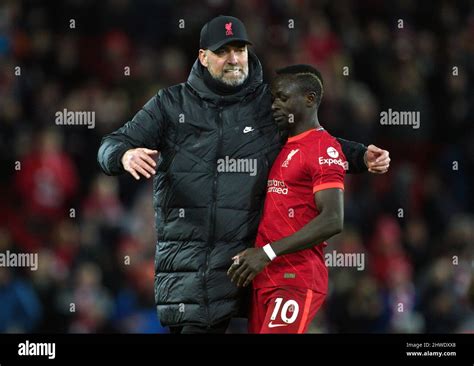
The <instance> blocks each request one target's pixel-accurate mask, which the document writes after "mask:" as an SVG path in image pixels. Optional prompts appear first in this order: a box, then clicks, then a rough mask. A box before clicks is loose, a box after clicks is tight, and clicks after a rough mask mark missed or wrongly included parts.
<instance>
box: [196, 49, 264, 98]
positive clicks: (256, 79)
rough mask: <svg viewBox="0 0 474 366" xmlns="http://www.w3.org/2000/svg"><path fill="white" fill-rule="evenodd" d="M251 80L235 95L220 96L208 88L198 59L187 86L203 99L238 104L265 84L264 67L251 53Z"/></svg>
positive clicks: (202, 67)
mask: <svg viewBox="0 0 474 366" xmlns="http://www.w3.org/2000/svg"><path fill="white" fill-rule="evenodd" d="M248 77H249V78H250V80H248V82H246V83H245V86H244V87H243V88H242V89H241V90H239V91H238V92H237V93H235V94H230V95H219V94H216V93H215V92H213V91H212V90H211V89H209V88H208V86H207V85H206V83H205V82H204V66H202V65H201V62H199V59H196V61H195V62H194V65H193V67H192V69H191V72H190V73H189V77H188V80H187V84H188V85H189V86H190V87H191V88H192V89H193V90H194V91H195V92H196V93H197V94H198V95H199V97H201V98H202V99H206V100H210V101H213V102H222V101H224V102H236V101H239V100H241V98H242V97H245V96H246V95H248V94H250V93H252V92H253V91H254V90H255V89H256V88H257V87H258V86H259V85H261V84H262V83H263V71H262V65H261V63H260V60H259V59H258V57H257V56H256V55H255V54H254V53H253V52H251V51H249V76H248Z"/></svg>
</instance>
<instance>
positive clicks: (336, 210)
mask: <svg viewBox="0 0 474 366" xmlns="http://www.w3.org/2000/svg"><path fill="white" fill-rule="evenodd" d="M314 200H315V202H316V207H317V208H318V210H319V212H320V213H319V215H318V216H317V217H315V218H314V219H313V220H311V221H310V222H309V223H307V224H306V225H305V226H304V227H303V228H301V229H300V230H298V231H297V232H296V233H294V234H293V235H290V236H287V237H286V238H283V239H281V240H278V241H276V242H273V243H269V244H268V245H269V247H270V250H271V251H272V252H273V253H274V254H275V255H276V256H280V255H283V254H289V253H294V252H297V251H300V250H303V249H307V248H311V247H313V246H314V245H316V244H319V243H322V242H324V241H325V240H327V239H329V238H330V237H332V236H334V235H336V234H338V233H340V232H341V231H342V228H343V223H344V194H343V190H342V189H339V188H330V189H325V190H321V191H318V192H316V193H315V194H314ZM266 250H267V251H268V250H269V249H268V247H267V249H266ZM270 262H271V260H270V256H269V255H268V254H267V252H265V250H264V248H250V249H247V250H245V251H243V252H242V253H239V254H238V255H237V256H236V257H234V264H232V266H231V267H230V268H229V271H228V272H227V274H228V275H229V276H230V277H231V280H232V282H234V283H236V284H237V286H238V287H240V286H247V285H248V284H250V282H251V281H252V280H253V279H254V277H255V276H256V275H257V274H258V273H260V272H261V271H262V270H263V268H264V267H265V266H266V265H267V264H269V263H270Z"/></svg>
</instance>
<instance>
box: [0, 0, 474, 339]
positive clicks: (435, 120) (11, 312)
mask: <svg viewBox="0 0 474 366" xmlns="http://www.w3.org/2000/svg"><path fill="white" fill-rule="evenodd" d="M472 4H473V3H472V1H456V2H452V1H424V2H414V1H408V0H397V1H390V2H389V1H387V2H382V1H375V0H366V1H345V0H338V1H314V2H313V1H284V0H273V1H263V0H245V1H227V0H208V1H204V2H196V1H146V0H135V1H131V0H107V1H89V0H64V1H14V0H4V1H2V2H1V4H0V154H1V155H0V156H1V158H0V159H1V177H2V178H1V181H0V193H1V202H2V203H1V206H0V252H5V251H6V250H10V251H17V252H29V253H38V254H39V268H38V270H37V271H30V270H29V269H27V268H22V269H15V268H0V332H71V333H97V332H120V333H137V332H139V333H150V332H166V331H167V330H166V329H163V328H161V327H160V325H159V323H158V321H157V319H156V316H155V309H154V305H153V259H154V243H155V231H154V226H153V225H154V223H153V210H152V203H151V182H146V181H145V180H141V181H140V182H135V181H134V180H133V179H132V178H131V177H130V176H122V177H119V178H111V177H106V176H105V175H104V174H102V173H101V172H100V171H99V168H98V165H97V163H96V153H97V149H98V146H99V143H100V139H101V137H102V136H103V135H104V134H106V133H108V132H111V131H112V130H114V129H116V128H118V127H119V126H121V125H122V124H123V123H125V122H126V121H127V120H128V119H130V118H131V117H132V116H133V115H134V113H135V112H136V111H138V110H139V108H140V107H141V106H142V105H143V104H144V103H145V102H146V101H147V100H148V99H149V98H150V97H151V96H152V95H154V94H155V93H156V91H157V90H158V89H159V88H163V87H167V86H170V85H173V84H176V83H180V82H183V81H185V80H186V78H187V75H188V72H189V71H190V68H191V65H192V63H193V62H194V60H195V58H196V55H197V49H198V43H199V31H200V28H201V26H202V25H203V24H204V23H205V22H206V21H208V20H209V19H210V18H212V17H213V16H216V15H218V14H228V15H234V16H237V17H239V18H240V19H242V20H243V22H244V23H245V24H246V27H247V30H248V32H249V36H250V38H251V40H252V41H253V43H254V46H253V47H252V48H253V50H254V52H255V53H256V54H257V55H258V57H259V58H260V60H261V61H262V63H263V65H264V71H265V75H266V78H267V80H268V79H269V78H270V77H271V75H272V72H273V70H274V69H276V68H277V67H281V66H284V65H287V64H290V63H301V62H304V63H311V64H313V65H315V66H317V67H318V68H320V69H321V71H322V73H323V76H324V78H325V95H324V99H323V103H322V109H321V111H320V121H321V123H322V124H323V125H324V126H325V127H326V128H327V129H328V130H329V131H330V133H332V134H333V135H336V136H340V137H344V138H347V139H351V140H355V141H361V142H364V143H365V144H369V143H375V144H376V145H378V146H380V147H383V148H386V149H388V150H389V151H390V155H391V158H392V163H391V167H390V171H389V173H388V174H385V175H383V176H374V175H372V174H363V175H360V176H348V177H347V185H346V197H345V200H346V204H345V205H346V208H345V211H346V215H345V229H344V232H343V233H342V234H341V235H339V236H338V237H336V238H335V239H334V240H332V241H331V244H330V246H329V247H328V248H327V251H332V250H337V251H338V252H341V253H344V252H347V253H351V252H360V253H365V269H364V270H363V271H358V270H357V269H356V268H330V284H329V285H330V293H329V296H328V299H327V301H326V304H325V305H324V307H323V309H322V310H321V311H320V313H319V314H318V316H317V318H316V319H315V322H314V324H313V326H312V327H311V329H310V332H319V333H342V332H367V333H373V332H378V333H397V332H408V333H410V332H429V333H432V332H447V333H451V332H473V330H474V311H473V307H474V306H473V304H474V281H473V278H472V273H473V272H472V271H473V263H474V262H473V259H474V258H473V243H474V216H473V209H474V202H473V196H472V193H471V189H472V187H473V185H474V180H473V176H472V171H473V170H474V129H473V128H472V123H473V122H474V89H473V77H474V72H473V71H474V11H473V6H472ZM71 20H74V22H75V28H71V27H70V26H71V24H72V23H71ZM180 20H184V24H183V23H180ZM289 20H293V21H294V28H291V29H290V28H288V25H289ZM400 20H402V21H403V28H399V25H401V23H400ZM180 24H181V25H184V28H180V26H179V25H180ZM17 66H19V67H20V68H21V69H15V68H16V67H17ZM344 66H348V67H349V69H348V70H349V75H344V74H343V67H344ZM126 67H130V75H126V72H125V68H126ZM453 67H457V68H458V69H457V70H458V75H453ZM18 70H20V72H21V74H20V75H16V74H15V71H18ZM455 73H456V72H454V74H455ZM64 108H67V109H68V110H71V111H95V118H96V120H95V128H94V129H89V128H87V126H61V125H56V124H55V117H54V115H55V113H56V112H57V111H62V110H63V109H64ZM389 108H391V109H392V110H399V111H401V110H403V111H419V112H420V115H421V126H420V128H419V129H414V128H412V127H411V126H382V125H381V124H380V115H379V114H380V112H381V111H386V110H388V109H389ZM17 162H20V163H21V169H20V170H16V169H15V167H17V165H16V163H17ZM456 165H457V166H456ZM456 167H457V168H458V169H457V170H456V169H455V168H456ZM71 209H73V210H72V211H71ZM400 209H403V217H400V216H401V215H400V213H401V211H399V210H400ZM125 256H129V258H130V263H129V264H128V263H125V262H126V259H125V258H126V257H125ZM71 304H74V306H72V305H71ZM400 304H402V305H403V309H401V307H400ZM74 307H75V308H74ZM71 310H75V311H71ZM400 310H403V311H400ZM230 331H232V332H242V331H244V329H243V325H242V323H239V322H236V323H235V324H234V325H233V327H232V328H231V329H230Z"/></svg>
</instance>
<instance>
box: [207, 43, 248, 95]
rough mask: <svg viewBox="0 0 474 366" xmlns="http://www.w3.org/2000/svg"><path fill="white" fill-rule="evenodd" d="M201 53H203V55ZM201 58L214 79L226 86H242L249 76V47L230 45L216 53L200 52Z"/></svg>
mask: <svg viewBox="0 0 474 366" xmlns="http://www.w3.org/2000/svg"><path fill="white" fill-rule="evenodd" d="M201 51H203V52H202V53H201ZM199 54H200V55H199V58H200V60H201V63H202V64H203V66H204V67H207V70H208V71H209V73H210V74H211V76H212V77H213V78H214V79H217V80H220V81H221V82H223V83H224V84H226V85H230V86H238V85H242V84H243V83H244V82H245V80H246V79H247V76H248V74H249V62H248V50H247V45H245V44H239V43H230V44H228V45H225V46H222V47H221V48H219V49H218V50H216V51H215V52H212V51H211V50H205V51H204V50H200V51H199Z"/></svg>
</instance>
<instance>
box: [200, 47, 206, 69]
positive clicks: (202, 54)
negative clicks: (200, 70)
mask: <svg viewBox="0 0 474 366" xmlns="http://www.w3.org/2000/svg"><path fill="white" fill-rule="evenodd" d="M198 58H199V62H201V65H202V66H204V67H207V65H208V62H207V52H206V50H203V49H202V48H201V49H200V50H199V54H198Z"/></svg>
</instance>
